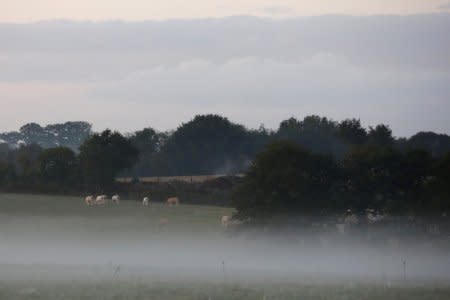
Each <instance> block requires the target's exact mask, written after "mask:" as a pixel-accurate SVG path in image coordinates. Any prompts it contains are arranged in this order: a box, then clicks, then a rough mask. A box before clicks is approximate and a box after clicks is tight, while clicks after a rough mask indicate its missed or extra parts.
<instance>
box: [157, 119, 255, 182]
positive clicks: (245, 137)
mask: <svg viewBox="0 0 450 300" xmlns="http://www.w3.org/2000/svg"><path fill="white" fill-rule="evenodd" d="M254 153H255V149H254V148H253V145H252V144H251V143H250V139H249V133H248V131H247V130H246V129H245V128H244V127H243V126H241V125H237V124H233V123H231V122H230V121H229V120H228V119H227V118H224V117H221V116H218V115H202V116H196V117H195V118H194V119H193V120H191V121H189V122H188V123H185V124H182V125H181V126H180V127H179V128H178V129H177V130H176V131H175V132H173V134H172V135H171V136H170V137H169V139H168V140H167V142H166V144H165V145H164V147H163V149H162V153H161V156H162V158H163V159H164V160H165V162H166V164H167V169H166V172H168V174H170V175H192V174H214V173H228V172H236V171H239V170H241V169H242V168H243V167H245V166H246V163H247V162H248V161H249V160H251V158H252V157H253V155H254Z"/></svg>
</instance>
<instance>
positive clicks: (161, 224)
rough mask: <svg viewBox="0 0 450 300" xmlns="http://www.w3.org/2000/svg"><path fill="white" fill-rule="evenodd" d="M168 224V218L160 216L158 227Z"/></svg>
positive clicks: (161, 227)
mask: <svg viewBox="0 0 450 300" xmlns="http://www.w3.org/2000/svg"><path fill="white" fill-rule="evenodd" d="M167 224H169V220H168V219H167V218H160V219H159V222H158V229H163V228H165V227H166V226H167Z"/></svg>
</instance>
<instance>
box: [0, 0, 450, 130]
mask: <svg viewBox="0 0 450 300" xmlns="http://www.w3.org/2000/svg"><path fill="white" fill-rule="evenodd" d="M0 7H2V9H1V10H0V41H1V42H0V105H1V106H0V107H1V110H0V132H1V131H9V130H17V129H18V128H19V127H20V126H21V125H23V124H24V123H27V122H38V123H41V124H42V125H45V124H49V123H55V122H64V121H68V120H86V121H88V122H91V123H92V124H93V125H94V129H95V130H102V129H105V128H112V129H117V130H120V131H122V132H131V131H134V130H137V129H141V128H143V127H148V126H152V127H154V128H156V129H159V130H167V129H174V128H176V127H177V126H179V125H180V123H181V122H187V121H189V120H190V119H191V118H192V117H193V116H194V115H196V114H202V113H219V114H222V115H225V116H227V117H228V118H230V119H231V120H232V121H235V122H239V123H242V124H244V125H246V126H248V127H252V128H256V127H259V126H260V125H261V124H264V125H265V126H266V127H269V128H274V129H275V128H277V126H278V124H279V122H280V121H281V120H283V119H286V118H289V117H291V116H295V117H297V118H303V117H304V116H305V115H309V114H318V115H324V116H328V117H330V118H332V119H335V120H342V119H345V118H350V117H356V118H360V119H361V121H362V123H363V124H364V125H366V126H369V125H370V126H373V125H376V124H378V123H387V124H389V125H390V126H391V128H392V129H393V130H394V134H395V135H396V136H410V135H412V134H414V133H415V132H417V131H421V130H433V131H436V132H440V133H447V134H450V118H449V117H448V116H449V115H450V35H449V34H448V33H449V32H450V1H438V0H436V1H435V0H394V1H393V0H390V1H385V0H379V1H376V0H372V1H369V0H358V1H351V0H342V1H330V0H328V1H325V0H315V1H306V0H295V1H291V0H279V1H272V0H241V1H224V0H208V1H206V0H193V1H189V2H187V1H176V0H166V1H144V0H134V1H118V0H98V1H93V0H90V1H85V0H78V1H69V0H58V1H50V0H33V1H29V0H27V1H23V0H15V1H4V0H0Z"/></svg>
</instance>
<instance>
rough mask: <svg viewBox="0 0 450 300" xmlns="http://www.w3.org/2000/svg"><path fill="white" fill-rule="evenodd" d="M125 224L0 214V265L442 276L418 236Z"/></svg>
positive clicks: (448, 254) (449, 257)
mask: <svg viewBox="0 0 450 300" xmlns="http://www.w3.org/2000/svg"><path fill="white" fill-rule="evenodd" d="M132 222H133V218H130V217H123V218H117V217H115V218H102V219H99V223H98V226H96V225H95V223H92V222H88V224H86V219H85V218H83V217H76V216H66V217H54V216H31V215H28V216H26V215H0V264H1V265H3V266H11V265H20V266H30V265H41V266H58V265H59V266H61V265H64V266H72V267H95V268H105V270H106V271H105V272H110V273H109V274H111V273H114V272H133V270H135V271H136V272H137V270H140V271H139V272H142V271H148V272H156V273H158V272H161V273H165V274H169V275H170V274H173V275H174V276H178V275H180V274H183V276H188V275H192V276H194V275H199V274H202V276H204V278H205V279H207V278H222V277H231V278H232V277H235V276H236V278H237V277H239V276H245V274H248V275H249V276H250V275H251V277H252V278H258V276H260V277H261V278H264V277H265V276H275V277H276V276H291V275H293V274H296V275H299V276H324V277H329V278H339V277H345V278H354V279H363V278H366V279H370V278H374V279H380V278H389V279H392V280H396V279H403V277H404V276H405V275H406V277H407V278H408V279H426V280H434V279H437V280H445V279H450V251H448V249H446V248H442V247H435V246H434V245H432V244H431V243H429V242H428V241H426V240H424V239H422V238H417V239H415V238H414V237H412V239H411V240H410V241H409V242H408V243H407V244H402V243H395V242H393V243H391V244H389V243H378V244H373V243H365V242H364V241H363V240H361V238H360V237H359V238H352V237H351V236H346V237H343V236H338V235H334V236H325V235H323V236H320V237H319V236H306V235H301V234H299V235H292V234H291V235H289V236H286V237H284V236H280V235H277V234H272V235H269V234H267V235H259V236H258V237H255V236H254V235H252V234H250V233H248V234H242V235H239V236H237V237H230V236H228V235H227V234H226V233H225V231H224V230H223V229H220V225H217V227H219V229H217V230H216V231H212V232H207V231H205V234H202V233H201V232H194V231H190V230H189V229H186V230H185V231H183V230H181V231H175V230H173V228H171V227H170V226H168V228H163V229H155V228H153V227H148V228H147V227H142V228H140V229H138V230H134V231H133V230H130V229H126V226H127V224H131V223H132ZM93 224H94V225H93ZM112 224H115V225H114V226H113V225H112ZM110 225H111V226H110ZM121 225H123V227H121ZM447 238H448V237H447ZM386 239H387V237H386ZM2 270H5V268H2ZM6 270H7V269H6ZM108 270H109V271H108ZM0 273H2V271H0ZM3 275H4V274H3Z"/></svg>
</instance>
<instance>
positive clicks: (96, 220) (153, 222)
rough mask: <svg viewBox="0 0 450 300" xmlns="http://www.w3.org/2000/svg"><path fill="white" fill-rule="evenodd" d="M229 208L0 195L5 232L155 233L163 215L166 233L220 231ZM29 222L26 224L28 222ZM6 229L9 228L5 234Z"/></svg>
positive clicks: (0, 207)
mask: <svg viewBox="0 0 450 300" xmlns="http://www.w3.org/2000/svg"><path fill="white" fill-rule="evenodd" d="M232 211H233V210H232V209H231V208H223V207H217V206H200V205H183V204H181V205H180V206H178V207H170V206H167V205H165V204H162V203H151V204H150V206H149V207H143V206H142V204H141V202H140V201H132V200H123V201H121V202H120V204H119V205H118V206H116V205H112V204H108V205H106V206H96V207H87V206H86V205H85V203H84V199H82V198H79V197H66V196H46V195H20V194H0V215H1V216H2V218H1V219H0V225H1V224H2V222H6V221H8V222H9V226H6V227H4V229H5V230H6V231H7V230H8V229H11V230H18V229H20V228H22V229H24V230H26V231H27V232H29V233H33V232H36V233H37V232H47V233H51V232H53V231H55V230H57V231H60V230H61V229H64V230H65V231H66V234H71V233H86V234H88V235H91V236H95V235H97V234H99V233H100V232H101V234H102V236H105V235H107V234H114V235H126V234H127V233H132V234H133V235H134V236H139V235H143V236H148V235H151V234H155V235H157V234H158V233H160V230H159V229H158V223H159V220H160V219H161V218H166V219H168V220H169V223H168V225H167V227H166V228H165V229H164V235H165V236H167V235H172V234H187V233H189V234H192V235H196V234H198V235H201V236H204V235H205V234H206V235H208V234H210V235H219V233H220V232H223V229H222V228H221V226H220V218H221V217H222V216H223V215H230V214H231V213H232ZM27 225H28V226H27ZM3 233H5V232H3Z"/></svg>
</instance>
